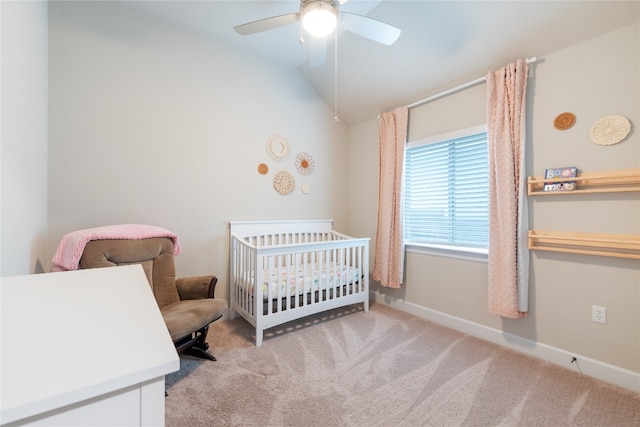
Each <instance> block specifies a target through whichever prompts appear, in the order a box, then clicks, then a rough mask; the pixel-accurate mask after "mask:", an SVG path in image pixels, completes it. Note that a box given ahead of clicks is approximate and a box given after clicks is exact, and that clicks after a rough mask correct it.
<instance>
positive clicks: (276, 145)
mask: <svg viewBox="0 0 640 427" xmlns="http://www.w3.org/2000/svg"><path fill="white" fill-rule="evenodd" d="M289 150H290V148H289V141H287V138H285V137H284V136H281V135H274V136H272V137H271V138H269V139H268V140H267V153H269V156H271V158H272V159H273V160H275V161H276V162H282V161H284V160H285V159H286V158H287V157H289Z"/></svg>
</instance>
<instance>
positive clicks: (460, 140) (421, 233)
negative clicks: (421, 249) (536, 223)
mask: <svg viewBox="0 0 640 427" xmlns="http://www.w3.org/2000/svg"><path fill="white" fill-rule="evenodd" d="M405 162H406V163H405V187H404V197H405V199H404V238H405V243H406V244H434V245H446V246H455V247H462V248H464V247H468V248H481V249H486V248H487V247H488V231H489V177H488V166H487V165H488V158H487V133H486V128H484V127H481V128H477V127H476V128H474V129H470V130H467V131H463V132H461V133H457V134H456V135H455V136H451V135H449V136H445V137H440V138H434V139H429V140H424V141H418V142H417V143H411V144H409V145H408V147H407V150H406V157H405Z"/></svg>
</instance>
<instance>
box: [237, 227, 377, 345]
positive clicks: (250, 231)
mask: <svg viewBox="0 0 640 427" xmlns="http://www.w3.org/2000/svg"><path fill="white" fill-rule="evenodd" d="M229 226H230V227H229V228H230V255H229V258H230V267H229V286H230V307H231V310H230V316H231V318H234V317H235V313H238V314H240V315H241V316H242V317H244V318H245V319H246V320H247V321H248V322H249V323H251V325H253V326H254V327H255V328H256V346H259V345H261V344H262V338H263V332H264V331H265V330H266V329H269V328H272V327H274V326H278V325H280V324H282V323H286V322H289V321H291V320H295V319H299V318H302V317H305V316H309V315H311V314H316V313H319V312H322V311H326V310H330V309H333V308H337V307H343V306H346V305H351V304H357V303H363V304H364V310H365V311H368V310H369V238H361V239H359V238H353V237H349V236H346V235H344V234H340V233H338V232H336V231H334V230H333V229H332V226H333V221H331V220H298V221H231V222H230V223H229ZM256 284H257V286H256Z"/></svg>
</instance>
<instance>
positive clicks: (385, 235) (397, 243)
mask: <svg viewBox="0 0 640 427" xmlns="http://www.w3.org/2000/svg"><path fill="white" fill-rule="evenodd" d="M408 120H409V109H408V108H407V107H399V108H396V109H395V110H393V111H391V112H389V113H384V114H382V115H380V130H379V134H380V136H379V139H380V172H379V173H380V176H379V187H378V228H377V231H376V249H375V259H374V263H373V280H377V281H379V282H380V284H381V285H382V286H387V287H390V288H399V287H400V286H401V285H402V281H403V276H404V271H403V270H404V244H403V241H402V238H403V236H402V177H403V170H402V168H403V164H404V148H405V145H406V141H407V123H408Z"/></svg>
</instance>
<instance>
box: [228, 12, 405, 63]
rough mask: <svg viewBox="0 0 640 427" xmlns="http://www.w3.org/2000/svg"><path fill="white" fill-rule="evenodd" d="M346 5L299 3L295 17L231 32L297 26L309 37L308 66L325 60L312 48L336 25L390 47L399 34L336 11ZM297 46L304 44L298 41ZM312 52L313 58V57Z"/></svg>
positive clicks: (272, 19) (391, 28)
mask: <svg viewBox="0 0 640 427" xmlns="http://www.w3.org/2000/svg"><path fill="white" fill-rule="evenodd" d="M347 1H348V0H300V11H299V12H297V13H289V14H287V15H279V16H272V17H270V18H265V19H260V20H258V21H253V22H249V23H246V24H242V25H238V26H236V27H234V29H235V30H236V32H237V33H238V34H241V35H249V34H255V33H260V32H262V31H267V30H272V29H274V28H278V27H282V26H285V25H289V24H293V23H295V22H300V23H301V26H302V28H304V29H305V30H306V31H307V32H308V33H309V34H311V36H312V37H311V42H312V46H311V48H312V56H311V58H310V60H309V62H310V65H311V66H318V65H322V64H323V63H324V56H326V48H324V49H320V48H318V47H314V46H313V45H314V44H316V45H318V44H322V41H323V40H325V39H324V37H325V36H327V35H328V34H330V33H331V32H333V30H334V29H335V28H336V26H338V25H339V26H340V28H344V29H345V30H348V31H351V32H352V33H355V34H358V35H359V36H362V37H365V38H368V39H370V40H373V41H375V42H378V43H382V44H385V45H392V44H393V43H395V41H396V40H397V39H398V37H400V32H401V30H400V29H399V28H397V27H394V26H393V25H391V24H387V23H386V22H382V21H378V20H377V19H373V18H369V17H367V16H363V15H357V14H355V13H348V12H344V11H340V6H341V5H342V4H344V3H346V2H347ZM319 40H320V41H321V42H320V43H319V42H318V41H319ZM300 42H301V43H302V42H304V40H303V39H302V37H301V38H300ZM324 43H326V41H325V42H324ZM314 51H315V52H316V54H315V55H313V52H314Z"/></svg>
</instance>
